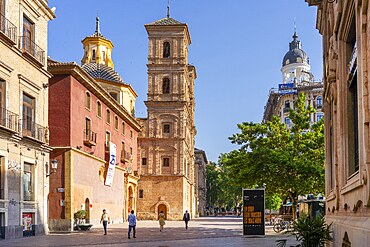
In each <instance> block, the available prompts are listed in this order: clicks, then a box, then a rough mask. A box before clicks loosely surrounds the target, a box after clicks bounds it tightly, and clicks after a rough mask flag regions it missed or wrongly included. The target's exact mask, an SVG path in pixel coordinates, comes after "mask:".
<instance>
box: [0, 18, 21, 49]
mask: <svg viewBox="0 0 370 247" xmlns="http://www.w3.org/2000/svg"><path fill="white" fill-rule="evenodd" d="M0 36H4V37H6V39H7V40H8V41H10V43H12V44H13V45H15V44H16V43H17V27H16V26H15V25H14V24H13V23H11V22H10V21H9V20H8V19H6V18H5V16H4V15H2V14H0Z"/></svg>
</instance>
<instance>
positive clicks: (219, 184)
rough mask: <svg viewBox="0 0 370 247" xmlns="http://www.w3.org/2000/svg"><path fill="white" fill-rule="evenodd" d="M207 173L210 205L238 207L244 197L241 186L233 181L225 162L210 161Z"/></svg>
mask: <svg viewBox="0 0 370 247" xmlns="http://www.w3.org/2000/svg"><path fill="white" fill-rule="evenodd" d="M206 174H207V180H206V181H207V202H208V205H209V206H213V207H218V208H225V209H232V208H235V207H238V206H239V204H240V203H241V198H242V190H241V187H240V186H237V185H234V184H232V183H231V180H230V177H229V176H228V171H227V169H226V168H225V167H224V166H223V164H216V163H214V162H210V164H208V165H207V167H206Z"/></svg>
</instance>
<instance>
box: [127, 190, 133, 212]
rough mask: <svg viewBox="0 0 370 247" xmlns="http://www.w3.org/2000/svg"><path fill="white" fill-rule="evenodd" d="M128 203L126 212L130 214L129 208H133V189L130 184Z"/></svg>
mask: <svg viewBox="0 0 370 247" xmlns="http://www.w3.org/2000/svg"><path fill="white" fill-rule="evenodd" d="M127 200H128V203H127V210H128V213H129V214H130V213H131V210H135V209H134V202H133V201H134V192H133V189H132V187H131V186H129V187H128V198H127Z"/></svg>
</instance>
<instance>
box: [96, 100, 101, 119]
mask: <svg viewBox="0 0 370 247" xmlns="http://www.w3.org/2000/svg"><path fill="white" fill-rule="evenodd" d="M96 111H97V112H96V114H97V115H98V117H101V103H100V101H98V102H97V103H96Z"/></svg>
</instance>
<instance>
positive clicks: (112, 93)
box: [109, 92, 118, 101]
mask: <svg viewBox="0 0 370 247" xmlns="http://www.w3.org/2000/svg"><path fill="white" fill-rule="evenodd" d="M109 94H110V96H112V97H113V98H114V99H115V100H116V101H118V94H117V93H115V92H110V93H109Z"/></svg>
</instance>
